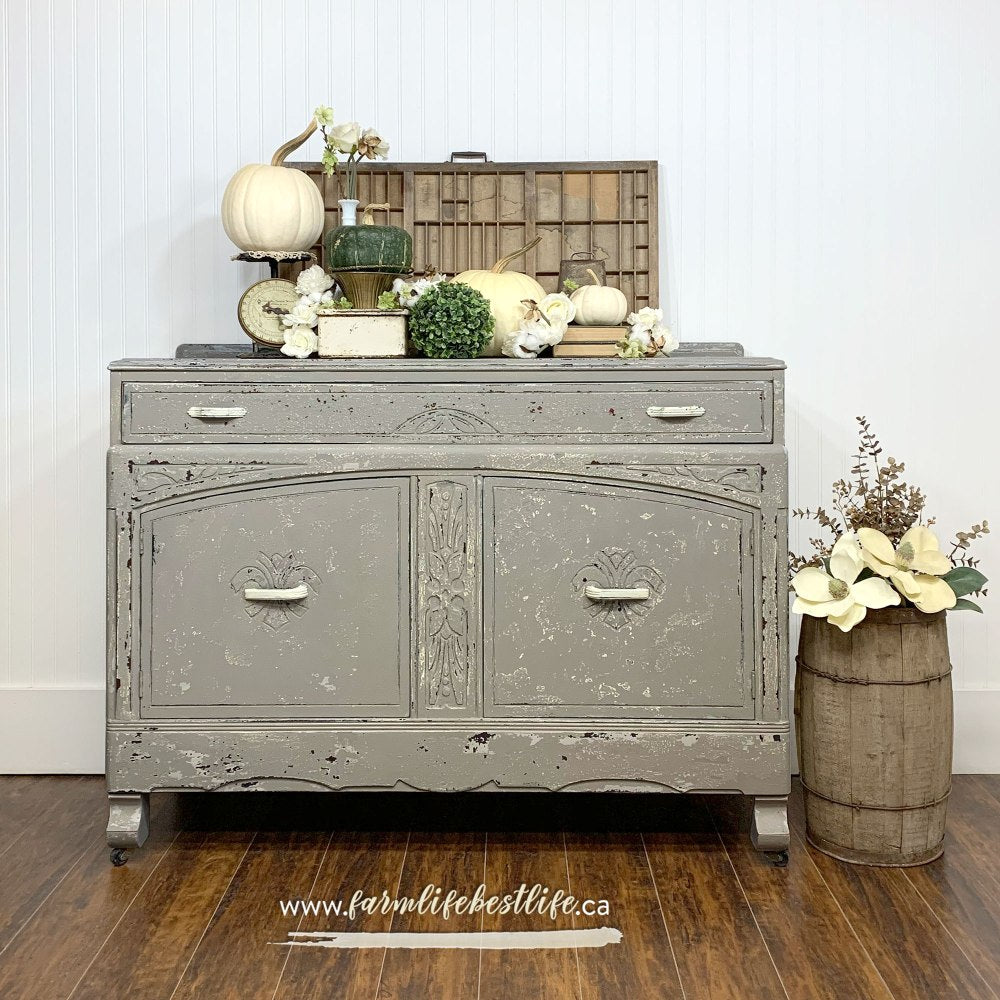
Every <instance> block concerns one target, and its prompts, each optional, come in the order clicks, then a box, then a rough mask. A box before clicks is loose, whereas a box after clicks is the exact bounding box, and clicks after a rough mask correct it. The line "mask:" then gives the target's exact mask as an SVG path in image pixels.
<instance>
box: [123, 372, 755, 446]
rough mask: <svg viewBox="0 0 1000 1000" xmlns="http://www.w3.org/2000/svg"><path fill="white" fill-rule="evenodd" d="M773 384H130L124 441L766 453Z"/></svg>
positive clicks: (125, 396)
mask: <svg viewBox="0 0 1000 1000" xmlns="http://www.w3.org/2000/svg"><path fill="white" fill-rule="evenodd" d="M773 395H774V393H773V384H772V383H771V382H770V381H767V380H760V381H756V380H738V381H713V382H694V381H691V382H684V381H666V380H665V381H663V382H633V383H621V382H618V383H612V382H604V383H590V384H588V385H586V386H585V387H584V386H581V385H580V384H573V383H562V384H560V383H530V384H526V383H501V382H497V383H495V384H490V383H486V384H483V385H480V386H469V385H468V384H458V383H455V384H452V383H432V384H429V385H421V384H413V383H410V384H405V383H400V384H393V383H381V384H370V385H366V384H357V383H351V384H344V383H291V384H288V383H279V382H243V383H231V384H220V383H197V382H140V381H135V382H125V383H124V385H123V398H122V403H123V405H122V440H123V442H125V443H136V444H139V443H144V442H171V441H172V442H178V443H181V442H189V443H199V442H220V441H230V442H240V441H243V442H275V443H282V442H316V441H360V440H369V441H370V440H386V439H391V440H411V441H419V440H424V441H448V440H455V439H472V440H491V439H493V440H495V439H501V438H510V437H515V438H518V439H523V438H529V439H540V440H544V439H554V440H560V439H562V440H566V441H602V440H614V439H626V440H629V439H631V440H643V441H662V442H691V443H697V442H702V441H704V442H733V443H739V442H747V443H768V442H770V441H771V440H772V438H773V426H774V416H773V412H774V399H773Z"/></svg>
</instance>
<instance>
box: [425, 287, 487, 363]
mask: <svg viewBox="0 0 1000 1000" xmlns="http://www.w3.org/2000/svg"><path fill="white" fill-rule="evenodd" d="M493 327H494V321H493V313H492V312H491V311H490V304H489V302H488V301H487V300H486V297H485V296H484V295H482V293H480V292H477V291H476V290H475V289H474V288H471V287H470V286H469V285H462V284H458V283H452V282H447V281H446V282H442V283H441V284H438V285H435V286H434V287H433V288H430V289H428V290H427V291H426V292H424V294H423V295H421V296H420V298H419V299H417V301H416V303H415V304H414V306H413V307H412V309H411V310H410V321H409V332H410V341H411V342H412V344H413V346H414V347H415V348H416V349H417V350H418V351H420V353H421V354H425V355H427V357H429V358H478V357H479V355H480V354H482V353H483V348H484V347H486V345H487V344H488V343H489V342H490V338H491V337H492V336H493Z"/></svg>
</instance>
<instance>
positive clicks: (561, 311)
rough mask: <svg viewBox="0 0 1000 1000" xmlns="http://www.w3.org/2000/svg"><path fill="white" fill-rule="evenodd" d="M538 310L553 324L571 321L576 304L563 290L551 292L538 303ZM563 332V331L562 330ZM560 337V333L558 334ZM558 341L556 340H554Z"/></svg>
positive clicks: (557, 324)
mask: <svg viewBox="0 0 1000 1000" xmlns="http://www.w3.org/2000/svg"><path fill="white" fill-rule="evenodd" d="M538 311H539V312H540V313H541V314H542V315H543V316H544V317H545V318H546V319H547V320H548V321H549V322H550V323H551V324H552V325H553V326H559V324H560V323H561V324H563V326H564V327H565V326H566V324H568V323H572V322H573V320H574V318H575V317H576V306H575V305H574V304H573V303H572V302H571V301H570V297H569V296H568V295H565V294H564V293H563V292H552V293H551V294H550V295H546V296H545V298H544V299H542V301H541V302H539V303H538ZM564 332H565V331H564ZM560 339H562V338H561V335H560ZM556 343H558V341H556Z"/></svg>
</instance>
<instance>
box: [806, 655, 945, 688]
mask: <svg viewBox="0 0 1000 1000" xmlns="http://www.w3.org/2000/svg"><path fill="white" fill-rule="evenodd" d="M795 666H796V669H798V670H802V671H805V673H807V674H813V675H814V676H816V677H825V678H826V679H827V680H831V681H840V682H841V684H873V685H875V686H876V687H883V686H885V687H912V686H913V685H914V684H926V683H927V682H928V681H941V680H944V679H945V677H950V676H951V664H950V663H949V664H948V669H947V670H946V671H944V673H941V674H933V675H932V676H930V677H921V678H920V680H918V681H873V680H868V679H867V678H864V677H841V676H840V675H839V674H828V673H826V672H825V671H823V670H817V669H816V668H815V667H810V666H809V664H808V663H803V662H802V658H801V657H800V656H796V657H795Z"/></svg>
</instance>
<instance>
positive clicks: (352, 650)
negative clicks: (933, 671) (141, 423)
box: [140, 479, 409, 718]
mask: <svg viewBox="0 0 1000 1000" xmlns="http://www.w3.org/2000/svg"><path fill="white" fill-rule="evenodd" d="M408 503H409V482H408V480H406V479H383V480H364V479H356V480H351V479H344V480H340V481H328V482H323V483H313V484H310V485H308V486H284V487H270V488H257V489H253V490H247V491H244V492H234V493H230V494H226V495H224V496H222V497H216V498H213V499H211V500H208V501H205V500H201V501H190V502H182V503H179V504H176V505H173V506H167V507H163V508H159V509H157V510H154V511H152V512H150V513H148V514H145V515H144V516H143V521H142V528H141V530H142V539H143V553H142V558H143V564H142V578H143V582H142V587H141V612H140V614H141V620H142V650H143V654H142V671H141V673H142V676H141V681H140V702H141V713H142V715H143V716H145V717H159V716H162V717H171V718H196V717H205V716H208V717H213V718H246V717H250V718H253V717H258V718H260V717H263V718H268V717H275V718H280V717H290V718H308V717H319V718H323V717H337V716H341V717H346V716H350V717H366V716H406V715H408V714H409V652H408V650H409V629H408V617H409V562H408V551H409V545H408Z"/></svg>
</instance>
